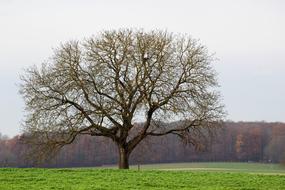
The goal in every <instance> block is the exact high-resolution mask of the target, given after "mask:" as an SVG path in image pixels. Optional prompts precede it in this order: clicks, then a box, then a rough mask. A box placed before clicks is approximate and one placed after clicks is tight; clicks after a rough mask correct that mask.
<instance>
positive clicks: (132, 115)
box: [20, 29, 224, 169]
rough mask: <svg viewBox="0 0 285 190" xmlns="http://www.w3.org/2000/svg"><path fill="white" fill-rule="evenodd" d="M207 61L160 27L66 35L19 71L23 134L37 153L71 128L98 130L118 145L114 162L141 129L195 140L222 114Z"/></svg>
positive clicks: (61, 141)
mask: <svg viewBox="0 0 285 190" xmlns="http://www.w3.org/2000/svg"><path fill="white" fill-rule="evenodd" d="M212 61H213V57H212V56H211V55H209V53H208V51H207V49H206V47H205V46H203V45H201V44H200V43H199V42H198V41H197V40H195V39H192V38H191V37H189V36H181V35H174V34H172V33H168V32H166V31H159V30H158V31H150V32H145V31H143V30H133V29H121V30H111V31H103V32H101V33H100V34H98V35H96V36H94V37H91V38H88V39H86V40H84V41H83V42H79V41H69V42H67V43H65V44H62V45H61V46H60V47H59V48H57V49H55V51H54V55H53V56H52V58H50V59H49V60H48V61H47V62H45V63H43V64H42V66H41V67H40V68H37V67H35V66H34V67H30V68H28V69H27V70H26V71H25V74H23V75H22V76H21V80H22V83H21V87H20V93H21V94H22V96H23V98H24V100H25V103H26V111H27V115H26V120H25V124H24V133H25V134H27V136H29V137H30V138H29V139H30V141H29V142H31V143H33V144H34V145H40V146H41V148H43V147H44V148H43V149H41V151H43V152H53V151H56V150H58V149H59V148H61V147H62V146H64V145H67V144H70V143H72V142H73V141H74V140H75V139H76V137H77V136H78V135H91V136H105V137H107V138H110V139H112V140H113V142H115V143H116V144H117V147H118V153H119V163H118V166H119V168H120V169H127V168H129V156H130V154H131V152H132V151H133V150H134V149H135V147H136V146H137V145H138V144H139V143H140V142H141V141H142V140H143V139H144V138H146V137H147V136H163V135H167V134H174V135H177V136H179V137H180V138H182V139H184V140H185V142H188V143H190V144H193V145H199V143H200V142H201V140H202V139H203V138H207V137H208V136H207V134H208V133H210V132H211V131H212V130H213V129H214V127H213V125H212V124H213V123H216V122H219V121H221V119H222V118H223V116H224V111H223V105H222V104H221V103H220V98H219V92H218V91H217V90H216V87H217V86H218V84H217V80H216V72H215V70H214V69H213V66H212ZM174 121H177V122H176V124H175V125H166V123H168V122H174ZM137 123H142V125H141V124H137ZM38 153H39V154H40V153H41V152H38Z"/></svg>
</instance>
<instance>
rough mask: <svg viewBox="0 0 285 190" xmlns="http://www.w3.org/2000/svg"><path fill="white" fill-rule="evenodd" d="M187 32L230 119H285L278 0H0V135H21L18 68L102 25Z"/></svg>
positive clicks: (283, 5) (284, 30) (284, 11)
mask: <svg viewBox="0 0 285 190" xmlns="http://www.w3.org/2000/svg"><path fill="white" fill-rule="evenodd" d="M124 27H135V28H144V29H146V30H148V29H168V31H170V32H179V33H187V34H190V35H192V36H193V37H194V38H198V39H200V41H201V42H202V43H203V44H204V45H206V46H207V47H208V48H209V51H210V52H215V53H216V57H217V58H218V59H219V60H218V61H216V62H215V65H216V66H215V67H216V69H217V71H218V73H219V81H220V84H221V88H220V90H221V92H222V95H223V99H224V100H223V101H224V103H225V105H226V110H227V111H228V119H230V120H234V121H240V120H244V121H260V120H266V121H283V122H285V99H284V97H285V88H284V87H285V35H284V34H285V1H283V0H215V1H213V0H196V1H195V0H173V1H170V0H121V1H118V0H117V1H116V0H93V1H91V0H90V1H89V0H77V1H76V0H49V1H44V0H25V1H21V0H0V89H1V91H0V133H3V134H8V135H10V136H12V135H15V134H17V133H19V132H20V123H21V121H22V120H23V119H24V117H23V116H24V110H23V105H24V104H23V101H22V99H21V97H20V96H19V94H18V87H17V85H16V84H17V83H19V74H20V73H21V72H22V69H23V68H26V67H28V66H31V65H34V64H41V62H43V61H44V60H45V59H47V58H48V57H49V56H51V55H52V48H54V47H57V46H58V45H59V43H60V42H65V41H67V40H71V39H79V40H80V39H83V38H84V37H89V36H91V35H92V34H95V33H96V32H98V31H101V30H104V29H116V28H124Z"/></svg>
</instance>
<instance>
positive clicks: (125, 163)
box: [118, 145, 129, 169]
mask: <svg viewBox="0 0 285 190" xmlns="http://www.w3.org/2000/svg"><path fill="white" fill-rule="evenodd" d="M118 148H119V169H129V153H128V151H127V149H126V147H124V146H121V145H119V146H118Z"/></svg>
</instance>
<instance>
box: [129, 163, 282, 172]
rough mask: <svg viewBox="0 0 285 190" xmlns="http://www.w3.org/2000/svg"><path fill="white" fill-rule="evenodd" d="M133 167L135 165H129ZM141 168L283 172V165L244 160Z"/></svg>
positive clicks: (170, 164)
mask: <svg viewBox="0 0 285 190" xmlns="http://www.w3.org/2000/svg"><path fill="white" fill-rule="evenodd" d="M131 168H133V169H135V168H137V166H135V165H134V166H131ZM141 168H142V169H144V170H146V169H147V170H149V169H159V170H190V171H197V170H200V171H221V172H245V173H266V174H270V173H272V174H285V167H284V166H281V165H280V164H263V163H246V162H244V163H243V162H191V163H167V164H147V165H142V166H141Z"/></svg>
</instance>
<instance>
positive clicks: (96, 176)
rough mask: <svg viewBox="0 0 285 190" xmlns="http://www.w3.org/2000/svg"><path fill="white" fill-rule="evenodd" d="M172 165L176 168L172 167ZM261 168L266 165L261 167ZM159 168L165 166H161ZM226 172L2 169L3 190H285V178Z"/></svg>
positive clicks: (0, 179)
mask: <svg viewBox="0 0 285 190" xmlns="http://www.w3.org/2000/svg"><path fill="white" fill-rule="evenodd" d="M183 164H184V165H187V164H186V163H183ZM201 164H204V166H206V165H205V164H209V163H201ZM201 164H198V163H196V164H195V165H196V167H198V166H199V168H201ZM214 164H216V165H217V166H219V165H220V166H223V168H225V167H226V166H227V167H229V166H228V165H225V164H222V163H212V165H211V164H210V165H211V167H213V165H214ZM232 164H234V165H235V166H236V167H238V168H241V167H246V166H247V167H253V168H255V167H258V165H255V164H249V165H239V164H235V163H232ZM180 165H181V164H180ZM234 165H232V167H233V166H234ZM152 166H155V165H152ZM156 166H157V165H156ZM172 166H173V167H174V165H173V164H172ZM188 166H189V164H188ZM273 166H274V165H273ZM144 167H145V166H144ZM148 167H150V166H148ZM157 167H158V166H157ZM169 167H170V166H169ZM262 167H266V166H263V165H262ZM276 167H277V166H276ZM159 168H165V167H162V166H161V165H159ZM228 169H230V168H228ZM227 171H228V170H224V172H206V171H158V170H145V171H140V172H139V171H135V170H129V171H120V170H114V169H0V189H1V190H14V189H15V190H17V189H21V190H22V189H23V190H24V189H27V190H28V189H29V190H30V189H31V190H33V189H67V190H68V189H70V190H83V189H84V190H85V189H90V190H91V189H101V190H103V189H201V190H203V189H204V190H205V189H248V190H249V189H251V190H253V189H264V190H265V189H280V190H281V189H285V175H271V174H270V175H263V174H258V173H255V174H254V173H240V172H227ZM271 173H272V172H271Z"/></svg>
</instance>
